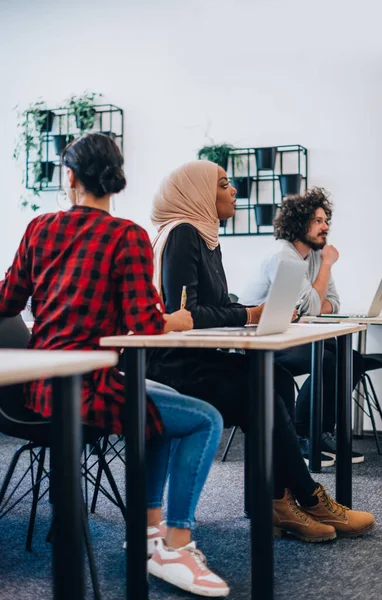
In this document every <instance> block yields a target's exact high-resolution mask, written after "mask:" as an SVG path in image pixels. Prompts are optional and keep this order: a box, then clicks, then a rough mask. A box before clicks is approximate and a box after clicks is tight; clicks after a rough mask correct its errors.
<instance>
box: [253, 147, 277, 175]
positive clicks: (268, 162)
mask: <svg viewBox="0 0 382 600" xmlns="http://www.w3.org/2000/svg"><path fill="white" fill-rule="evenodd" d="M276 154H277V148H274V147H272V148H256V149H255V156H256V166H257V170H258V171H274V170H275V162H276Z"/></svg>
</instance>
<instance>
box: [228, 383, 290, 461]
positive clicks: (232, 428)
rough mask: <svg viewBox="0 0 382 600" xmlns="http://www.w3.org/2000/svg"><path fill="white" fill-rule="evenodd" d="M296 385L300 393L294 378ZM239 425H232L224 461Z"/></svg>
mask: <svg viewBox="0 0 382 600" xmlns="http://www.w3.org/2000/svg"><path fill="white" fill-rule="evenodd" d="M294 387H295V388H296V393H297V394H298V393H299V391H300V388H299V386H298V384H297V382H296V380H294ZM238 427H239V426H238V425H233V426H232V427H231V432H230V434H229V438H228V441H227V444H226V447H225V449H224V452H223V456H222V462H225V461H226V460H227V454H228V452H229V449H230V448H231V445H232V442H233V439H234V437H235V434H236V431H237V428H238Z"/></svg>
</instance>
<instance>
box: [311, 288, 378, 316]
mask: <svg viewBox="0 0 382 600" xmlns="http://www.w3.org/2000/svg"><path fill="white" fill-rule="evenodd" d="M381 311H382V279H381V281H380V282H379V286H378V288H377V291H376V292H375V295H374V298H373V301H372V303H371V304H370V308H369V310H368V312H367V314H363V315H361V314H351V315H350V314H346V315H344V314H342V313H341V314H336V313H331V314H329V315H325V314H322V315H321V317H333V318H335V317H350V318H351V319H357V318H362V319H364V318H369V319H371V318H373V317H379V315H380V314H381Z"/></svg>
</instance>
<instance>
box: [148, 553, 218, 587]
mask: <svg viewBox="0 0 382 600" xmlns="http://www.w3.org/2000/svg"><path fill="white" fill-rule="evenodd" d="M148 571H149V573H151V575H154V576H155V577H159V579H164V581H167V582H168V583H172V584H173V585H176V586H177V587H179V588H181V589H182V590H186V591H187V592H192V593H193V594H197V595H198V596H208V597H209V598H221V597H225V596H228V594H229V587H228V585H227V584H226V583H225V581H223V579H221V578H220V577H218V576H217V575H215V573H213V572H212V571H210V569H208V567H207V563H206V559H205V557H204V556H203V554H202V553H201V552H200V550H197V548H196V544H195V542H191V543H190V544H187V546H184V547H183V548H178V549H176V550H174V549H173V548H167V547H166V546H164V544H163V542H160V543H158V545H157V547H156V550H155V552H154V554H153V556H152V558H151V559H150V560H149V562H148Z"/></svg>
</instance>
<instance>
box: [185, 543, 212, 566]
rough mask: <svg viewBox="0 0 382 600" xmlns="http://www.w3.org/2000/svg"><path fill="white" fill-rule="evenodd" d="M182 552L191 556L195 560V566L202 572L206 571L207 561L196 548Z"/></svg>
mask: <svg viewBox="0 0 382 600" xmlns="http://www.w3.org/2000/svg"><path fill="white" fill-rule="evenodd" d="M184 550H187V552H189V553H190V554H192V556H193V557H194V558H195V562H196V564H197V565H198V567H200V569H202V571H208V569H207V559H206V557H205V556H204V554H203V552H201V551H200V550H198V549H197V548H184Z"/></svg>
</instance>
